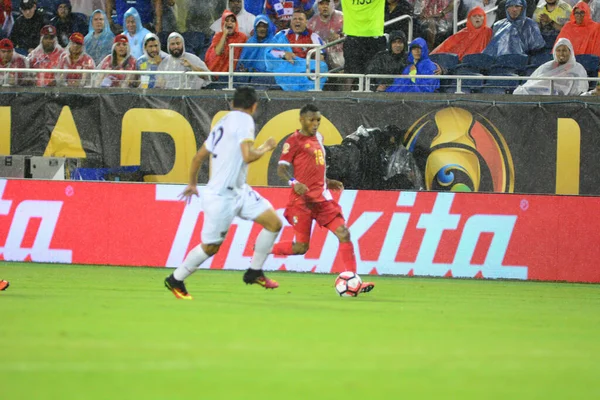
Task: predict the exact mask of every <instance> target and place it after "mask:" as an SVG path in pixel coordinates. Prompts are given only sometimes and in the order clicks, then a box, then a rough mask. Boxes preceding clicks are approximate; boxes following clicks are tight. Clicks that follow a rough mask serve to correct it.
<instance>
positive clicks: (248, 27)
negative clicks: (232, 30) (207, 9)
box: [210, 0, 256, 37]
mask: <svg viewBox="0 0 600 400" xmlns="http://www.w3.org/2000/svg"><path fill="white" fill-rule="evenodd" d="M227 9H228V10H229V11H231V12H232V13H233V14H234V15H235V19H236V20H237V23H238V27H239V29H240V32H242V33H243V34H244V35H246V37H250V35H251V34H252V29H253V28H254V19H255V18H256V16H255V15H254V14H252V13H249V12H248V11H246V10H245V4H244V0H228V2H227ZM210 29H211V30H212V31H213V32H215V33H217V32H221V31H222V30H223V27H222V26H221V18H219V19H217V20H215V22H213V24H212V25H211V26H210Z"/></svg>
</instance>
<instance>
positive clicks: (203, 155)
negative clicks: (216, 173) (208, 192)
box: [179, 143, 210, 204]
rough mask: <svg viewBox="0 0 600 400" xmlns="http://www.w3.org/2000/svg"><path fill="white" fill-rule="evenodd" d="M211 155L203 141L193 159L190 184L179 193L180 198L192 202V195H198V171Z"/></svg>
mask: <svg viewBox="0 0 600 400" xmlns="http://www.w3.org/2000/svg"><path fill="white" fill-rule="evenodd" d="M209 155H210V152H209V151H208V149H207V148H206V143H203V144H202V147H200V150H198V152H197V153H196V155H195V156H194V158H193V159H192V165H191V167H190V176H189V181H188V185H187V187H186V188H185V189H184V190H183V192H182V193H181V194H180V195H179V198H180V199H182V200H185V201H186V202H187V203H188V204H189V203H190V201H191V199H192V196H198V187H197V186H198V173H199V172H200V167H202V164H204V160H206V159H207V158H208V156H209Z"/></svg>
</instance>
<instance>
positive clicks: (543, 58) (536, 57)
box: [527, 53, 554, 67]
mask: <svg viewBox="0 0 600 400" xmlns="http://www.w3.org/2000/svg"><path fill="white" fill-rule="evenodd" d="M552 60H554V57H553V56H552V54H551V53H537V54H533V55H531V56H530V57H529V65H528V66H527V67H529V66H536V67H539V66H540V65H542V64H545V63H547V62H548V61H552Z"/></svg>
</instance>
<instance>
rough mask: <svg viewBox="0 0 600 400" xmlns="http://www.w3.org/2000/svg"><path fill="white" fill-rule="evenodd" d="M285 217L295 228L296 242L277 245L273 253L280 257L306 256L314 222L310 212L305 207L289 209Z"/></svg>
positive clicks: (284, 242) (283, 242) (290, 241)
mask: <svg viewBox="0 0 600 400" xmlns="http://www.w3.org/2000/svg"><path fill="white" fill-rule="evenodd" d="M283 216H284V217H285V219H286V220H287V221H288V222H289V223H290V225H292V226H293V227H294V236H295V238H294V239H295V240H294V241H292V240H286V241H282V242H279V243H276V244H275V245H274V246H273V250H272V251H271V253H272V254H276V255H280V256H290V255H298V254H306V252H307V251H308V248H309V243H310V233H311V229H312V221H313V218H312V215H311V212H310V210H309V209H308V208H306V207H305V206H302V207H288V208H286V209H285V213H284V214H283Z"/></svg>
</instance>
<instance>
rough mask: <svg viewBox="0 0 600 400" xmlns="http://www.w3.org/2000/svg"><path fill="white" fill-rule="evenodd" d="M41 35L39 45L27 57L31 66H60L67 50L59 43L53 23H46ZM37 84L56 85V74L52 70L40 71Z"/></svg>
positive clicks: (51, 67)
mask: <svg viewBox="0 0 600 400" xmlns="http://www.w3.org/2000/svg"><path fill="white" fill-rule="evenodd" d="M40 35H41V38H40V44H39V46H38V47H36V48H35V49H33V51H32V52H31V53H29V56H28V57H27V60H28V61H29V68H43V69H56V68H58V61H59V60H60V57H61V56H62V55H63V53H64V52H65V50H64V49H63V48H62V47H60V46H59V45H58V41H57V39H56V28H55V27H54V26H52V25H46V26H44V27H43V28H42V31H41V32H40ZM35 85H36V86H40V87H45V86H56V76H55V74H54V73H51V72H39V73H38V74H37V75H36V79H35Z"/></svg>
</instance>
